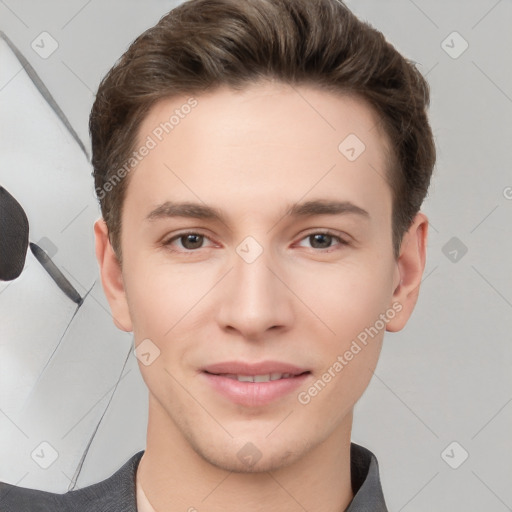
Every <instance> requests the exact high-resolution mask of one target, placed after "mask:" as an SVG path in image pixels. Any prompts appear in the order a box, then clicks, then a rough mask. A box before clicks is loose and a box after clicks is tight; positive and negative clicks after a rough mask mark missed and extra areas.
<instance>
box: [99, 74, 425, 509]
mask: <svg viewBox="0 0 512 512" xmlns="http://www.w3.org/2000/svg"><path fill="white" fill-rule="evenodd" d="M187 99H188V97H187V96H183V97H174V98H171V99H166V100H164V101H160V102H159V103H157V104H156V105H155V106H154V107H153V108H152V109H151V110H150V112H149V113H148V115H147V117H146V118H145V120H144V122H143V124H142V125H141V126H140V130H139V142H143V141H144V140H145V139H146V137H147V136H148V135H150V134H151V133H152V131H153V130H154V129H155V127H157V126H158V125H159V123H160V122H162V121H164V120H167V119H169V117H170V115H172V113H173V111H174V109H176V108H179V107H180V106H181V105H183V104H184V103H186V101H187ZM196 99H197V101H198V105H197V106H196V107H195V108H194V109H193V110H192V111H191V113H190V114H189V115H188V116H186V117H185V118H184V119H182V120H181V121H180V123H179V125H177V126H176V127H175V128H174V130H173V131H172V133H170V134H168V135H166V136H165V137H164V139H163V140H162V141H161V142H160V143H159V144H158V145H157V146H156V147H155V148H154V149H152V150H151V151H150V152H149V154H148V155H147V156H146V157H145V158H144V159H143V160H142V161H141V162H140V163H139V164H138V166H137V167H136V169H135V170H134V171H132V174H131V175H130V176H129V179H130V182H129V185H128V188H127V194H126V198H125V204H124V207H123V214H122V223H123V228H122V237H121V244H122V251H123V258H124V261H123V266H122V268H121V266H120V265H119V262H118V260H117V259H116V257H115V254H114V252H113V249H112V247H111V245H110V242H109V240H108V231H107V228H106V225H105V223H104V221H103V220H102V219H99V220H98V221H97V222H96V223H95V226H94V231H95V237H96V255H97V259H98V263H99V266H100V273H101V279H102V283H103V287H104V291H105V294H106V297H107V299H108V301H109V304H110V307H111V310H112V315H113V318H114V322H115V324H116V325H117V326H118V327H119V328H120V329H122V330H125V331H133V333H134V338H135V345H136V346H138V345H139V343H141V342H142V340H145V339H150V340H151V343H153V344H154V346H156V347H158V349H159V350H160V355H159V356H158V357H157V358H156V359H155V360H154V361H153V362H152V363H151V364H149V365H148V366H146V365H144V364H142V362H141V361H139V368H140V371H141V373H142V376H143V379H144V381H145V382H146V384H147V386H148V389H149V420H148V432H147V446H146V451H145V454H144V456H143V459H142V460H141V462H140V465H139V468H138V472H137V481H138V482H139V483H141V484H142V486H143V488H144V491H145V493H146V495H147V497H148V499H149V501H150V502H151V504H152V506H153V507H154V508H155V509H156V510H158V511H163V510H165V511H178V510H179V511H183V510H188V509H190V507H195V508H196V509H197V510H199V511H201V512H202V511H221V510H222V511H234V510H239V509H240V503H243V508H244V509H245V510H280V511H298V510H303V509H306V510H308V511H310V512H313V511H318V512H320V511H322V512H324V511H340V510H345V508H346V507H347V506H348V504H349V503H350V501H351V499H352V498H353V493H352V489H351V484H350V434H351V428H352V414H353V408H354V405H355V403H356V402H357V400H358V399H359V398H360V397H361V395H362V394H363V392H364V391H365V389H366V388H367V386H368V384H369V381H370V379H371V377H372V372H373V370H374V369H375V367H376V365H377V361H378V357H379V354H380V350H381V346H382V339H383V335H384V332H385V330H388V331H399V330H400V329H402V328H403V327H404V325H405V324H406V322H407V320H408V318H409V317H410V315H411V313H412V311H413V308H414V306H415V304H416V300H417V297H418V291H419V286H420V282H421V277H422V274H423V270H424V266H425V250H426V240H427V225H428V220H427V218H426V216H425V215H424V214H423V213H421V212H420V213H418V214H417V216H416V217H415V219H414V222H413V224H412V225H411V227H410V229H409V230H408V232H407V233H406V234H405V235H404V238H403V241H402V245H401V250H400V256H399V258H398V259H395V258H394V257H393V250H392V238H391V207H392V200H391V189H390V188H389V185H388V183H387V182H386V181H385V180H384V179H383V176H385V169H386V161H387V160H386V154H387V150H388V141H387V138H386V136H385V134H384V133H382V132H380V131H379V129H378V128H377V127H376V124H377V121H378V119H377V117H376V115H375V114H374V112H373V110H371V109H370V108H369V107H368V106H367V105H366V104H365V103H364V102H363V101H361V100H359V99H358V98H354V97H348V96H340V95H334V94H331V93H327V92H325V91H324V92H322V91H320V90H318V89H315V88H314V87H310V86H300V87H291V86H288V85H284V84H280V83H276V82H270V83H265V84H252V85H251V86H248V87H247V88H245V89H244V90H243V91H241V92H240V91H238V92H237V91H234V90H231V89H228V88H226V87H222V88H219V89H217V90H215V91H212V92H209V93H208V94H203V95H200V96H197V97H196ZM351 133H353V134H356V135H357V136H358V137H359V139H361V140H362V141H363V142H364V144H365V146H366V149H365V151H364V152H363V153H362V154H361V155H360V156H359V157H358V158H357V159H356V160H355V161H353V162H350V161H349V160H348V159H347V158H346V157H345V156H344V155H343V154H341V153H340V151H339V150H338V145H339V144H340V142H341V141H342V140H343V139H344V138H345V137H346V136H347V135H348V134H351ZM313 199H328V200H344V201H349V202H351V203H353V204H355V205H357V206H359V207H360V208H362V209H364V210H366V211H367V212H368V214H369V216H368V218H365V217H364V216H362V215H356V214H342V215H325V214H324V215H316V216H313V217H310V218H291V217H290V218H289V217H287V216H285V213H286V211H287V208H288V206H289V205H291V204H292V203H294V202H298V201H306V200H313ZM168 200H172V201H191V202H197V203H201V204H207V205H210V206H214V207H217V208H219V209H221V210H222V212H223V213H224V214H225V216H226V222H225V223H222V222H218V221H211V220H208V219H193V218H183V217H174V218H165V219H158V220H155V221H153V222H148V221H147V220H145V217H146V216H147V214H148V213H149V212H150V211H151V210H153V209H154V208H155V207H156V206H158V205H159V204H161V203H163V202H165V201H168ZM325 230H330V231H332V232H333V234H334V236H333V237H332V238H330V239H329V237H326V238H324V239H322V238H321V237H320V240H319V241H318V239H317V238H315V237H311V236H310V235H312V234H314V233H318V232H322V231H325ZM186 231H190V232H192V233H198V234H202V235H205V238H204V239H199V242H198V241H197V239H194V238H193V239H192V242H191V241H190V239H189V238H187V237H185V238H177V239H175V240H174V241H173V242H172V244H171V245H170V246H164V245H163V242H166V241H168V240H169V239H171V238H172V237H174V236H176V235H177V234H183V233H184V232H186ZM247 236H252V237H253V238H254V239H255V240H256V241H257V242H258V243H259V245H260V246H261V247H262V249H263V252H262V253H261V255H260V256H259V257H258V258H257V259H256V260H255V261H254V262H252V263H247V262H246V261H245V260H244V259H243V258H242V257H240V256H239V254H238V253H237V252H236V249H237V246H238V245H239V244H240V243H241V242H242V240H244V239H245V238H246V237H247ZM336 236H339V237H340V238H341V239H342V240H345V241H346V242H348V243H347V244H342V243H340V241H339V240H338V239H337V238H336ZM201 240H203V242H202V245H201ZM194 243H195V245H194ZM187 252H188V254H186V253H187ZM393 303H395V304H397V303H398V304H400V306H401V311H400V312H399V313H397V314H396V315H395V316H394V318H393V319H390V320H389V321H388V322H387V324H386V325H385V327H384V328H382V329H381V330H379V333H378V335H376V336H374V337H373V338H372V339H371V340H370V341H369V342H368V344H367V345H366V346H364V348H363V349H362V350H361V351H360V352H359V353H358V354H357V355H355V356H354V358H353V359H352V360H351V361H350V362H348V364H347V365H346V366H344V368H343V370H342V371H341V372H339V373H337V374H336V376H335V377H334V378H332V380H331V381H330V382H329V383H328V385H326V386H325V388H324V389H323V390H322V391H321V392H320V393H318V394H317V395H316V396H315V397H313V398H311V401H310V402H309V403H308V404H307V405H304V404H301V403H299V401H298V399H297V394H298V392H300V391H304V390H306V391H307V389H308V388H309V387H310V386H311V385H312V383H313V382H315V381H317V379H318V378H320V377H321V375H322V374H323V373H324V372H326V371H327V369H328V368H329V367H332V365H333V363H334V362H335V361H336V360H337V357H338V356H339V355H342V354H344V353H345V351H346V350H347V349H348V348H349V347H350V345H351V342H352V340H354V339H355V338H356V337H357V335H358V334H359V333H361V332H362V331H364V329H365V328H367V327H369V326H373V325H375V323H376V320H377V319H378V318H379V315H381V314H385V312H386V311H387V310H389V308H392V305H393ZM229 360H242V361H249V362H259V361H263V360H279V361H286V362H289V363H292V364H295V365H297V366H300V367H305V368H307V369H309V370H310V371H311V375H310V376H309V377H308V379H307V381H306V382H305V383H304V385H303V386H301V388H300V389H299V390H297V392H292V393H290V394H288V395H286V396H284V397H282V398H280V399H278V400H276V401H275V402H272V403H271V404H269V405H266V406H261V407H256V408H255V407H245V406H240V405H235V404H233V403H232V402H230V401H229V400H227V399H226V398H225V397H223V396H221V395H219V394H218V393H217V392H216V391H215V390H213V389H212V388H211V387H210V386H209V385H207V384H206V383H205V379H204V378H202V377H203V376H202V375H201V374H200V372H199V371H198V370H199V368H201V367H202V366H205V365H207V364H212V363H216V362H221V361H229ZM248 442H251V443H252V444H253V445H254V446H256V447H257V449H258V450H259V452H260V453H261V459H260V460H259V461H258V462H257V463H256V464H254V465H253V466H248V465H247V464H246V463H244V462H243V461H242V460H241V459H240V458H239V457H238V456H237V453H238V451H239V450H240V449H241V448H243V447H244V445H246V443H248ZM190 510H192V509H190Z"/></svg>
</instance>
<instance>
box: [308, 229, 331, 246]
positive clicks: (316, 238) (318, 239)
mask: <svg viewBox="0 0 512 512" xmlns="http://www.w3.org/2000/svg"><path fill="white" fill-rule="evenodd" d="M311 237H312V239H313V240H314V243H312V244H311V245H312V246H313V247H315V243H316V242H320V245H321V246H322V247H321V248H325V247H329V246H330V242H331V238H332V237H331V235H324V234H321V233H318V234H316V235H311ZM322 241H323V242H324V243H323V244H322Z"/></svg>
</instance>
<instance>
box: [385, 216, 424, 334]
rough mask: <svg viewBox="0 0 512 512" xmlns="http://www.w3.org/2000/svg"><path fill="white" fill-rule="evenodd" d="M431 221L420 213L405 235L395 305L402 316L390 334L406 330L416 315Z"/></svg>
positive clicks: (393, 323) (389, 325)
mask: <svg viewBox="0 0 512 512" xmlns="http://www.w3.org/2000/svg"><path fill="white" fill-rule="evenodd" d="M427 233H428V219H427V217H426V216H425V215H424V214H423V213H421V212H419V213H418V214H417V215H416V217H414V220H413V223H412V224H411V227H410V228H409V229H408V230H407V232H406V233H405V234H404V236H403V239H402V243H401V246H400V255H399V257H398V260H397V262H396V281H397V283H396V288H395V291H394V292H393V303H396V304H400V305H401V309H400V310H398V308H397V311H399V313H398V314H397V315H396V316H395V317H394V318H393V319H391V320H390V321H389V322H388V323H387V326H386V330H387V331H390V332H396V331H400V330H401V329H403V328H404V326H405V324H406V323H407V321H408V320H409V317H410V316H411V314H412V311H413V309H414V306H415V305H416V301H417V299H418V294H419V291H420V284H421V278H422V276H423V271H424V269H425V260H426V251H427Z"/></svg>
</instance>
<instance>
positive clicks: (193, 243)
mask: <svg viewBox="0 0 512 512" xmlns="http://www.w3.org/2000/svg"><path fill="white" fill-rule="evenodd" d="M183 238H184V239H185V243H184V244H183V245H184V247H185V248H186V249H197V248H198V247H201V244H202V241H203V236H202V235H185V236H184V237H183Z"/></svg>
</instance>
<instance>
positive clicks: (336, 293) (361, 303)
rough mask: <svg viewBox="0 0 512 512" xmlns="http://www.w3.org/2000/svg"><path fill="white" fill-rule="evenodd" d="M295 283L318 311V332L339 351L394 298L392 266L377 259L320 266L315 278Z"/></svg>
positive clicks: (306, 301) (377, 316)
mask: <svg viewBox="0 0 512 512" xmlns="http://www.w3.org/2000/svg"><path fill="white" fill-rule="evenodd" d="M309 275H311V274H309ZM295 283H297V284H296V286H297V295H298V296H299V297H301V300H302V301H303V303H304V304H305V305H307V306H310V309H311V310H312V312H314V313H315V316H313V317H312V318H313V319H314V321H316V323H317V324H318V325H317V327H316V328H315V330H316V332H317V333H318V335H319V336H321V339H323V340H325V341H326V342H327V343H326V347H328V348H330V349H331V350H337V351H339V350H343V348H344V347H345V346H346V345H347V344H348V345H350V342H351V340H352V339H354V338H356V337H357V336H358V335H359V334H360V333H361V332H363V331H364V330H365V328H368V327H371V326H373V325H374V324H375V322H376V320H377V319H378V318H379V315H380V314H382V313H385V311H386V309H387V308H388V306H389V300H390V297H391V270H390V267H389V266H386V265H385V264H383V263H382V262H381V263H379V262H377V261H374V262H368V264H367V265H363V264H357V263H344V264H342V265H339V266H337V267H333V266H327V265H326V266H325V267H322V266H319V267H318V268H317V270H316V271H315V273H314V279H311V278H310V277H308V278H306V277H305V276H304V277H300V278H298V279H297V280H295ZM378 326H380V327H381V325H380V323H379V325H378Z"/></svg>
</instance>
